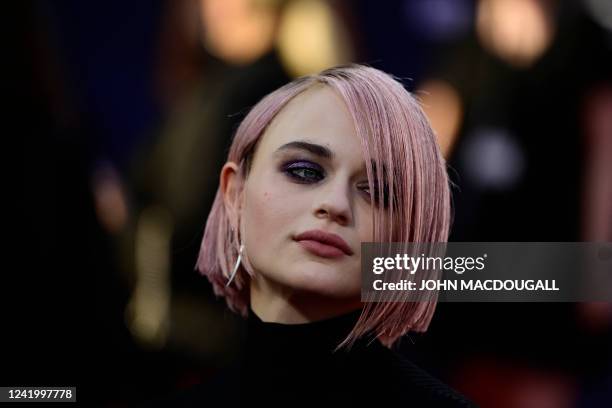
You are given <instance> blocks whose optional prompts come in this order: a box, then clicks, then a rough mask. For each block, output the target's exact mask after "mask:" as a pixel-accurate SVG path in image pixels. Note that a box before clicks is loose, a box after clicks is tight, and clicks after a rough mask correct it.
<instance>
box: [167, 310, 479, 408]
mask: <svg viewBox="0 0 612 408" xmlns="http://www.w3.org/2000/svg"><path fill="white" fill-rule="evenodd" d="M359 314H360V311H355V312H351V313H348V314H345V315H342V316H337V317H333V318H330V319H325V320H321V321H317V322H311V323H305V324H280V323H267V322H263V321H262V320H261V319H260V318H259V317H257V315H255V313H253V312H252V311H250V312H249V317H248V319H247V331H246V342H245V349H244V351H243V353H244V354H243V356H242V358H241V361H240V364H239V367H238V368H236V369H234V370H231V372H229V373H226V374H225V375H224V376H222V377H219V378H217V379H216V380H215V381H214V382H212V383H210V384H203V385H202V386H201V387H200V388H199V389H198V390H197V391H192V392H191V394H190V396H188V397H185V398H183V399H181V401H173V405H174V406H217V404H219V403H221V404H223V406H224V407H228V406H251V407H253V406H259V405H260V404H264V406H281V405H283V406H287V407H293V406H296V405H298V406H299V405H302V403H303V405H308V406H312V403H313V402H316V403H317V406H334V407H345V406H351V405H353V406H355V405H356V406H362V405H363V404H368V405H370V404H371V406H373V407H380V406H407V407H471V406H474V405H473V404H472V403H471V402H469V401H468V400H467V399H465V398H464V397H463V396H461V395H460V394H458V393H457V392H456V391H454V390H452V389H451V388H449V387H448V386H446V385H445V384H443V383H442V382H440V381H439V380H437V379H435V378H433V377H432V376H430V375H429V374H427V373H426V372H425V371H423V370H422V369H420V368H418V367H417V366H416V365H414V364H413V363H411V362H410V361H408V360H406V359H405V358H403V357H401V356H400V355H398V354H397V353H395V352H394V351H392V350H390V349H388V348H386V347H385V346H383V345H382V344H381V343H380V342H379V341H378V340H376V339H372V338H369V339H367V338H362V339H359V340H358V341H357V342H355V343H354V344H353V345H352V346H351V347H350V348H346V347H345V348H341V349H338V350H336V347H337V346H338V345H339V344H340V342H342V340H344V339H345V338H346V336H347V335H348V333H349V332H350V330H351V329H352V327H353V326H354V325H355V322H356V321H357V319H358V318H359ZM177 402H178V404H177ZM385 402H389V403H390V404H389V405H385V404H384V403H385Z"/></svg>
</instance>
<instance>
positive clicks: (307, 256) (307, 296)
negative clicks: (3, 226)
mask: <svg viewBox="0 0 612 408" xmlns="http://www.w3.org/2000/svg"><path fill="white" fill-rule="evenodd" d="M449 224H450V193H449V187H448V180H447V174H446V168H445V162H444V160H443V158H442V156H441V154H440V151H439V149H438V146H437V144H436V140H435V137H434V134H433V132H432V129H431V127H430V125H429V123H428V121H427V119H426V117H425V115H424V114H423V112H422V110H421V108H420V107H419V105H418V103H417V102H416V101H415V99H414V98H413V97H412V96H411V95H410V94H409V93H408V92H407V91H406V90H405V89H404V88H403V86H402V85H401V84H400V83H399V82H397V81H396V80H394V79H393V78H392V77H391V76H389V75H387V74H385V73H383V72H381V71H379V70H376V69H374V68H370V67H366V66H360V65H351V66H343V67H336V68H332V69H329V70H326V71H323V72H321V73H319V74H317V75H311V76H307V77H303V78H299V79H297V80H295V81H293V82H291V83H289V84H287V85H285V86H283V87H282V88H280V89H278V90H276V91H274V92H273V93H271V94H270V95H268V96H266V97H265V98H264V99H263V100H262V101H260V102H259V103H258V104H257V105H256V106H255V107H254V108H253V109H252V110H251V112H250V113H249V114H248V115H247V117H246V118H245V119H244V121H243V122H242V124H241V125H240V127H239V128H238V130H237V132H236V135H235V138H234V140H233V143H232V146H231V148H230V151H229V156H228V160H227V163H226V164H225V165H224V166H223V169H222V171H221V175H220V186H219V190H218V192H217V196H216V199H215V202H214V204H213V207H212V210H211V213H210V216H209V219H208V222H207V224H206V229H205V233H204V238H203V241H202V247H201V251H200V256H199V259H198V261H197V269H198V270H199V271H201V272H202V273H203V274H204V275H205V276H206V277H207V278H208V279H209V280H210V281H211V283H212V284H213V288H214V291H215V293H216V294H217V295H218V296H223V297H225V299H226V301H227V304H228V306H229V307H230V309H232V310H233V311H235V312H238V313H240V314H241V315H243V316H245V317H247V320H248V331H247V344H246V350H245V356H244V359H243V364H242V365H241V368H240V372H239V374H238V375H237V376H236V377H235V378H233V379H232V380H231V384H230V385H229V386H227V384H226V385H221V386H220V387H221V388H218V387H213V388H211V390H209V391H211V392H212V391H214V390H216V391H219V390H222V389H226V390H231V391H228V392H222V391H221V392H220V395H221V396H222V398H223V399H224V400H225V399H226V398H230V400H231V401H232V402H238V403H240V402H241V403H244V404H247V403H251V402H252V401H258V402H266V403H272V404H275V403H286V404H295V403H296V402H300V401H305V400H310V401H312V400H317V401H321V402H328V403H329V402H333V403H336V402H337V403H345V402H347V401H354V402H363V401H367V400H371V401H372V402H380V401H381V400H398V401H406V402H407V403H409V404H411V406H468V405H469V402H468V401H467V400H465V399H464V398H463V397H462V396H460V395H459V394H457V393H456V392H454V391H452V390H451V389H450V388H448V387H446V386H445V385H444V384H442V383H441V382H439V381H437V380H435V379H434V378H432V377H430V376H429V375H427V374H426V373H425V372H423V371H422V370H420V369H418V368H417V367H416V366H414V365H413V364H412V363H410V362H408V361H406V360H404V359H402V358H401V357H400V356H399V355H397V354H396V353H394V352H393V351H392V350H391V347H392V346H393V345H394V344H396V343H397V341H398V340H399V339H400V338H401V336H402V335H404V334H406V333H407V332H409V331H424V330H426V329H427V326H428V324H429V322H430V321H431V318H432V315H433V312H434V309H435V302H432V301H430V302H367V303H362V301H361V296H360V294H361V292H360V290H361V274H360V271H361V263H360V261H361V245H360V244H361V242H445V241H446V240H447V238H448V230H449ZM224 387H225V388H224ZM211 395H212V394H211ZM207 398H212V396H210V397H207ZM209 400H210V399H209ZM230 400H226V402H227V403H228V404H230V402H229V401H230Z"/></svg>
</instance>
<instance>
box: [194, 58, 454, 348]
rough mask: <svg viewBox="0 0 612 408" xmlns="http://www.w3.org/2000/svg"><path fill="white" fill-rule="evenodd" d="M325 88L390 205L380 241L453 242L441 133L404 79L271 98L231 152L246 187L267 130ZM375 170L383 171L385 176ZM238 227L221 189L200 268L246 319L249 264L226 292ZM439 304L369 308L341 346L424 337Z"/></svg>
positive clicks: (371, 74)
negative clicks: (346, 116) (343, 111)
mask: <svg viewBox="0 0 612 408" xmlns="http://www.w3.org/2000/svg"><path fill="white" fill-rule="evenodd" d="M318 83H320V84H325V85H327V86H329V87H330V88H332V89H333V90H334V91H335V92H336V93H337V94H338V95H339V96H340V97H341V99H342V100H343V101H344V103H345V104H346V107H347V108H348V111H349V112H350V115H351V116H352V119H353V123H354V126H355V130H356V133H357V135H358V137H359V138H360V139H361V146H362V150H363V155H364V160H365V163H366V172H367V177H368V181H369V187H370V192H371V193H370V194H371V199H372V202H378V203H383V202H384V203H385V205H379V206H376V207H373V208H374V211H373V214H372V217H373V223H374V224H373V225H374V226H373V228H374V231H373V236H374V242H379V243H388V242H399V243H406V244H407V243H410V242H416V243H444V242H447V240H448V233H449V226H450V222H451V221H450V219H451V207H450V188H449V181H448V175H447V171H446V163H445V161H444V158H443V157H442V154H441V153H440V149H439V147H438V144H437V142H436V138H435V135H434V132H433V130H432V128H431V126H430V124H429V122H428V120H427V118H426V116H425V114H424V113H423V111H422V109H421V107H420V105H419V103H418V101H417V100H416V99H415V98H414V97H413V96H412V95H411V94H410V93H409V92H408V91H407V90H406V89H405V88H404V87H403V85H402V84H401V83H400V82H399V81H398V80H396V79H394V78H393V77H392V76H390V75H388V74H386V73H384V72H382V71H380V70H377V69H375V68H371V67H368V66H364V65H356V64H352V65H347V66H339V67H334V68H330V69H327V70H324V71H322V72H320V73H318V74H313V75H308V76H304V77H301V78H298V79H295V80H294V81H292V82H290V83H288V84H286V85H284V86H282V87H281V88H279V89H277V90H276V91H274V92H272V93H270V94H269V95H267V96H266V97H264V98H263V99H262V100H261V101H260V102H259V103H257V105H255V106H254V107H253V108H252V109H251V111H250V112H249V113H248V115H247V116H246V117H245V118H244V120H243V121H242V123H241V124H240V126H239V127H238V129H237V131H236V134H235V137H234V139H233V142H232V145H231V147H230V150H229V155H228V158H227V160H228V161H232V162H235V163H236V164H238V166H239V169H240V170H239V175H240V178H241V180H242V182H244V180H246V179H247V177H248V174H249V167H250V163H251V160H252V156H253V154H254V152H255V148H256V146H257V143H258V141H259V140H260V138H261V137H262V136H263V135H264V134H265V131H266V128H267V126H268V125H269V124H270V123H271V122H272V120H273V119H274V117H275V116H276V115H277V114H278V113H279V112H280V111H281V110H282V109H283V107H284V106H285V105H287V103H288V102H289V101H291V100H292V99H293V98H294V97H295V96H296V95H299V94H300V93H302V92H304V91H305V90H306V89H308V88H309V87H311V86H312V85H314V84H318ZM376 169H383V171H382V173H383V177H378V176H377V170H376ZM239 225H240V223H239V220H231V219H230V217H229V216H228V212H226V209H225V206H224V202H223V197H222V193H221V191H220V189H219V190H217V194H216V197H215V200H214V203H213V206H212V209H211V212H210V214H209V217H208V221H207V223H206V228H205V231H204V238H203V240H202V245H201V248H200V253H199V256H198V260H197V264H196V269H197V270H199V271H200V272H201V273H202V274H203V275H205V276H206V277H207V278H208V279H209V281H210V282H211V283H212V286H213V290H214V292H215V294H216V295H217V296H223V297H225V299H226V301H227V305H228V306H229V308H230V309H231V310H233V311H234V312H237V313H240V314H241V315H243V316H246V315H247V313H248V310H249V307H248V305H249V301H250V300H249V282H250V278H251V276H253V273H254V272H253V269H252V267H251V266H250V264H249V262H248V259H246V258H247V257H245V256H243V258H242V263H241V265H240V267H239V269H238V271H237V274H236V276H235V279H234V281H233V282H232V284H231V285H229V286H226V283H227V281H228V279H229V276H230V273H231V272H232V269H233V267H234V265H235V263H236V261H237V257H238V249H239V246H240V242H241V240H240V236H239V228H238V226H239ZM436 300H437V299H433V300H432V299H429V300H420V301H412V300H411V301H388V300H387V301H381V302H378V301H368V302H364V303H363V308H362V312H361V315H360V317H359V319H358V321H357V323H356V324H355V327H353V329H352V331H351V332H350V333H349V335H348V336H347V338H346V339H345V340H344V341H343V342H342V343H341V344H340V345H339V346H338V347H342V346H345V345H350V344H352V343H353V342H354V341H355V340H357V339H358V338H360V337H362V336H365V335H367V334H371V333H373V334H374V335H375V336H376V337H377V338H378V339H379V340H380V341H381V342H382V343H383V344H384V345H386V346H387V347H391V346H392V345H393V344H394V343H395V342H396V341H397V340H398V339H400V338H401V336H403V335H404V334H406V333H407V332H409V331H414V332H423V331H425V330H427V327H428V326H429V323H430V321H431V319H432V317H433V313H434V311H435V307H436Z"/></svg>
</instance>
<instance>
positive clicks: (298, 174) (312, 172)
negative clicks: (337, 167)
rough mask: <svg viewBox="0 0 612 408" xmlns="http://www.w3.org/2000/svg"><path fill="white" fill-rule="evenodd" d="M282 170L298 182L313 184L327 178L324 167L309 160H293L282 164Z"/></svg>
mask: <svg viewBox="0 0 612 408" xmlns="http://www.w3.org/2000/svg"><path fill="white" fill-rule="evenodd" d="M282 171H283V173H285V174H286V175H287V176H289V177H290V178H292V179H293V180H294V181H297V182H298V183H304V184H312V183H316V182H319V181H321V180H323V179H324V178H325V170H324V169H323V167H321V166H319V165H318V164H316V163H313V162H311V161H309V160H291V161H289V162H287V163H284V164H283V165H282Z"/></svg>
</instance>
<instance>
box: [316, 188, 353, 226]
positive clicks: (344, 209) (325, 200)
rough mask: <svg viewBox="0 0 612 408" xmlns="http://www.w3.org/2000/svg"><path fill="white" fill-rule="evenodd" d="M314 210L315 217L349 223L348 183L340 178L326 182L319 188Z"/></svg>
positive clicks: (351, 219)
mask: <svg viewBox="0 0 612 408" xmlns="http://www.w3.org/2000/svg"><path fill="white" fill-rule="evenodd" d="M314 212H315V216H316V217H317V218H329V220H330V221H333V222H337V223H338V224H340V225H343V226H346V225H349V224H350V223H351V222H352V221H353V213H352V207H351V195H350V187H349V183H347V182H343V181H342V180H337V181H334V182H329V183H327V185H326V186H325V188H323V189H321V194H320V196H319V198H318V201H317V204H316V205H315V211H314Z"/></svg>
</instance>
